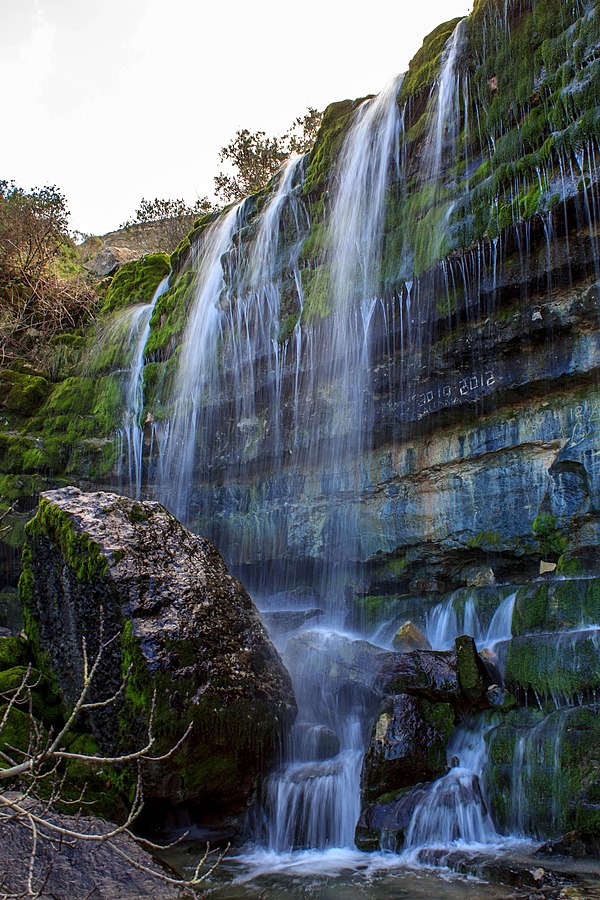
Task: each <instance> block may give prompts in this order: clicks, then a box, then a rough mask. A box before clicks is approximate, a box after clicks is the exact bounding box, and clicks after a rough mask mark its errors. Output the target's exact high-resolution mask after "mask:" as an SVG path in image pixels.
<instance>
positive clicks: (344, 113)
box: [302, 100, 359, 196]
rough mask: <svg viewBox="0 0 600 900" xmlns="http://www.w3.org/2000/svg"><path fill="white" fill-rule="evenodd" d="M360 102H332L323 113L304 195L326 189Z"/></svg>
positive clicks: (307, 171)
mask: <svg viewBox="0 0 600 900" xmlns="http://www.w3.org/2000/svg"><path fill="white" fill-rule="evenodd" d="M358 103H359V101H351V100H343V101H341V102H339V103H332V104H331V105H330V106H328V107H327V109H326V110H325V112H324V113H323V119H322V122H321V127H320V128H319V133H318V135H317V140H316V141H315V145H314V147H313V149H312V151H311V154H310V157H309V162H308V166H307V169H306V176H305V179H304V183H303V185H302V193H303V195H304V196H308V195H318V194H320V193H321V192H322V191H324V190H325V187H326V184H327V181H328V179H329V177H330V174H331V172H332V170H333V168H334V166H335V164H336V157H337V153H338V151H339V149H340V147H341V145H342V142H343V139H344V137H345V135H346V132H347V129H348V126H349V124H350V120H351V118H352V114H353V113H354V112H355V110H356V108H357V106H358Z"/></svg>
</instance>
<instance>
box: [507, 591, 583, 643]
mask: <svg viewBox="0 0 600 900" xmlns="http://www.w3.org/2000/svg"><path fill="white" fill-rule="evenodd" d="M598 622H600V578H566V579H556V580H551V581H538V582H532V583H529V584H526V585H524V586H523V587H522V588H520V590H519V591H517V596H516V600H515V609H514V613H513V620H512V631H513V634H514V635H518V634H527V633H529V632H535V631H544V632H546V631H565V630H567V629H573V628H578V627H581V626H582V625H590V624H594V623H598Z"/></svg>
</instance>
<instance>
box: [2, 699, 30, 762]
mask: <svg viewBox="0 0 600 900" xmlns="http://www.w3.org/2000/svg"><path fill="white" fill-rule="evenodd" d="M6 708H7V704H4V705H3V706H0V721H1V720H2V719H3V718H4V715H5V714H6ZM31 725H32V723H31V719H30V717H29V716H28V715H27V713H24V712H22V711H21V710H20V709H15V708H14V707H13V708H12V709H11V711H10V712H9V713H8V717H7V720H6V723H5V725H4V728H3V730H2V734H1V735H0V750H4V751H5V752H6V753H7V754H8V755H9V756H11V757H12V758H13V759H14V760H15V762H17V763H20V762H23V759H24V756H23V755H22V754H20V753H18V752H17V753H15V750H14V749H13V748H16V749H17V750H22V751H23V754H24V753H26V752H27V749H28V747H29V744H30V740H32V739H33V740H35V736H34V735H33V734H32V732H31ZM8 767H9V763H8V762H7V761H6V760H5V759H2V757H1V756H0V768H2V769H7V768H8Z"/></svg>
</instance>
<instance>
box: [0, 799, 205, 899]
mask: <svg viewBox="0 0 600 900" xmlns="http://www.w3.org/2000/svg"><path fill="white" fill-rule="evenodd" d="M5 797H7V799H9V800H14V801H16V802H20V803H21V804H24V805H25V807H26V809H27V811H29V812H31V813H34V814H37V815H41V816H42V817H43V818H44V820H45V821H47V822H50V823H51V824H52V825H54V826H56V827H61V828H66V829H70V830H75V831H77V832H78V833H83V834H86V835H92V834H96V835H102V834H106V833H107V832H108V831H109V830H110V829H111V828H113V826H112V825H110V824H109V823H107V822H104V821H102V820H101V819H95V818H91V817H80V816H78V817H74V816H59V815H56V814H55V813H47V812H46V811H45V810H44V809H43V808H42V806H41V804H35V803H33V802H32V801H28V800H24V798H23V796H22V795H19V794H8V795H5ZM31 841H32V837H31V828H30V827H28V826H27V825H26V824H25V822H24V821H23V819H22V818H18V817H16V818H15V817H10V813H9V811H8V810H2V811H0V884H1V885H2V888H1V891H2V896H19V897H21V896H23V897H24V896H28V893H27V873H28V868H29V864H30V860H31V851H32V843H31ZM122 853H125V854H126V855H127V856H128V857H129V860H131V861H128V860H126V859H124V858H123V857H122V856H121V855H120V854H122ZM141 866H145V867H146V868H149V869H151V870H152V871H155V872H159V873H160V874H162V875H163V876H165V875H166V876H168V877H173V876H172V875H171V873H168V872H166V871H165V870H164V869H163V868H162V867H161V866H160V865H159V864H158V863H157V862H156V861H155V860H154V859H153V858H152V856H151V855H150V854H149V853H147V852H146V850H144V849H143V848H142V847H141V846H140V845H139V844H138V843H136V841H134V840H133V838H131V837H129V836H128V835H127V834H119V835H116V836H115V837H112V838H110V839H109V840H107V841H106V842H102V843H100V842H96V841H87V840H77V839H70V838H66V837H63V838H62V839H61V837H60V835H59V834H57V833H53V832H52V831H50V830H49V829H48V827H47V826H46V827H45V826H44V825H42V824H40V826H39V829H38V840H37V848H36V853H35V860H34V865H33V889H34V890H33V893H32V894H31V896H35V897H38V898H40V900H142V898H144V900H145V898H149V900H178V898H183V897H192V896H194V894H193V893H192V892H191V891H189V890H185V891H184V890H182V889H181V888H180V887H177V886H176V885H173V884H168V883H166V882H165V881H161V880H160V878H158V877H155V876H153V875H151V874H149V873H147V872H143V871H141V868H140V867H141Z"/></svg>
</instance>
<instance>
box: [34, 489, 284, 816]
mask: <svg viewBox="0 0 600 900" xmlns="http://www.w3.org/2000/svg"><path fill="white" fill-rule="evenodd" d="M20 592H21V597H22V600H23V603H24V606H25V609H26V627H27V630H28V633H29V636H30V638H31V639H32V641H33V644H34V647H35V648H36V651H37V653H38V655H39V658H40V660H41V661H43V663H44V665H45V667H46V668H50V669H51V670H52V672H53V673H54V675H55V677H56V679H57V681H58V684H59V687H60V690H61V692H62V695H63V697H64V698H65V700H66V704H67V706H68V705H69V704H72V703H73V702H74V700H75V699H76V698H77V696H78V694H79V691H80V689H81V683H82V666H83V663H82V652H81V641H82V638H84V637H85V639H86V641H87V644H88V651H89V653H90V655H93V654H94V653H95V652H96V651H97V648H98V639H99V630H100V621H101V618H103V622H104V635H105V638H113V636H115V639H114V640H113V642H112V643H111V644H110V646H109V647H108V648H107V649H106V650H105V652H104V654H103V657H102V662H101V665H100V668H99V670H98V673H97V677H96V679H95V682H94V686H93V694H92V696H93V697H94V698H95V697H98V696H102V697H106V696H108V695H110V693H111V692H114V691H116V690H118V688H119V685H120V683H121V681H122V674H123V672H125V671H127V669H128V668H130V669H131V674H130V677H129V681H128V682H127V686H126V688H125V691H124V695H123V696H122V697H121V698H120V699H119V701H118V702H117V703H115V704H111V705H110V706H108V707H107V708H106V709H101V710H97V711H96V712H95V713H94V714H93V715H92V716H91V717H90V727H91V731H92V733H93V735H94V738H95V739H96V741H97V743H98V744H99V746H100V747H101V748H102V750H103V751H104V752H106V753H108V754H110V755H113V754H115V753H122V752H125V751H128V750H131V749H132V748H138V747H141V746H143V745H144V743H145V739H146V734H147V722H148V716H149V712H150V709H151V705H152V695H153V691H154V690H155V689H156V709H155V714H154V723H155V725H154V732H155V736H156V738H157V743H156V745H155V748H154V752H157V751H159V752H165V751H167V750H169V749H171V748H172V747H173V746H174V744H175V743H176V741H177V739H178V738H179V737H180V736H181V735H182V734H183V733H184V732H185V730H186V728H187V726H188V724H189V723H192V732H191V734H190V736H189V737H188V738H187V740H186V741H185V742H184V743H183V744H182V746H181V747H180V748H179V749H178V750H177V751H176V752H175V753H174V754H173V755H172V756H170V757H169V758H168V759H166V760H165V761H163V762H160V763H155V764H153V765H152V767H151V768H150V770H149V771H148V772H147V774H146V778H145V796H146V799H147V800H148V799H150V800H151V801H154V802H155V803H158V804H161V803H162V804H172V803H184V804H186V805H187V806H194V805H198V804H199V805H202V803H203V802H204V801H206V800H209V801H210V808H211V810H214V811H215V815H216V816H217V817H218V810H220V809H221V810H222V811H224V813H226V814H228V815H229V814H233V813H234V812H235V811H236V810H238V811H241V810H242V809H243V808H244V806H245V805H246V804H247V802H248V800H249V798H250V796H251V794H252V791H253V789H254V786H255V783H256V779H257V777H258V775H259V773H260V772H262V771H264V770H265V768H267V767H268V766H269V765H270V764H271V763H272V762H273V761H274V760H275V758H276V755H277V752H278V749H279V747H280V744H281V738H282V735H283V733H284V732H285V730H286V729H287V727H288V726H289V725H290V724H291V722H292V721H293V718H294V716H295V713H296V704H295V699H294V695H293V690H292V686H291V681H290V678H289V675H288V673H287V671H286V669H285V667H284V665H283V663H282V661H281V658H280V657H279V654H278V653H277V651H276V649H275V647H274V646H273V644H272V643H271V641H270V640H269V639H268V637H267V634H266V632H265V630H264V628H263V625H262V623H261V621H260V618H259V616H258V613H257V611H256V609H255V607H254V604H253V602H252V600H251V598H250V597H249V595H248V594H247V593H246V591H245V590H244V588H243V587H242V585H241V584H240V583H239V582H238V581H237V580H236V579H235V578H233V577H232V576H231V575H229V573H228V572H227V569H226V567H225V564H224V563H223V560H222V559H221V557H220V555H219V553H218V552H217V550H216V549H215V547H214V546H213V545H212V544H211V543H210V542H209V541H207V540H205V539H204V538H202V537H199V536H198V535H195V534H192V533H191V532H190V531H188V530H187V529H186V528H184V527H183V525H181V523H180V522H178V521H177V520H176V519H175V518H174V517H173V516H172V515H171V514H170V513H169V512H168V511H167V510H166V509H165V508H164V507H163V506H161V505H160V504H159V503H154V502H134V501H132V500H130V499H127V498H125V497H120V496H118V495H117V494H112V493H104V492H99V493H82V492H81V491H79V490H77V489H76V488H64V489H61V490H57V491H50V492H47V493H45V494H42V496H41V500H40V506H39V509H38V512H37V514H36V516H35V518H34V519H33V520H32V521H31V522H30V523H29V525H28V526H27V537H26V546H25V550H24V556H23V575H22V578H21V584H20ZM101 611H102V612H101ZM40 664H41V663H40Z"/></svg>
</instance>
